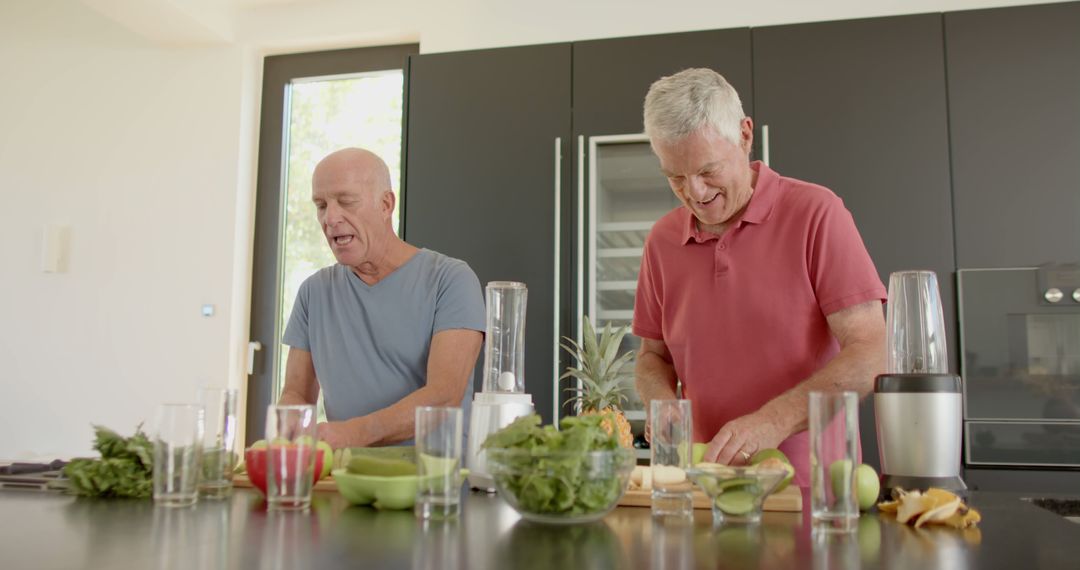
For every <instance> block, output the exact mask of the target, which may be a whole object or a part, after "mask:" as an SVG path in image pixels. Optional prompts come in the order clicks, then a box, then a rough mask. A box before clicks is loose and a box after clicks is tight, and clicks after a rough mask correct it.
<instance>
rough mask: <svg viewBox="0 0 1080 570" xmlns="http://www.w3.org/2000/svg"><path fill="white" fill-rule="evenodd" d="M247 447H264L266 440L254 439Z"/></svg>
mask: <svg viewBox="0 0 1080 570" xmlns="http://www.w3.org/2000/svg"><path fill="white" fill-rule="evenodd" d="M248 449H266V440H265V439H260V440H257V441H255V443H253V444H251V447H249V448H248Z"/></svg>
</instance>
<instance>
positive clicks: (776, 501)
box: [619, 485, 802, 513]
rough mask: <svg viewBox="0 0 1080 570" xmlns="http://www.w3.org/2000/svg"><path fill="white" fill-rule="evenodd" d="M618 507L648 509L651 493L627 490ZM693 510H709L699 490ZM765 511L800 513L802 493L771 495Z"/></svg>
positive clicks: (792, 488) (791, 488) (789, 491)
mask: <svg viewBox="0 0 1080 570" xmlns="http://www.w3.org/2000/svg"><path fill="white" fill-rule="evenodd" d="M619 506H620V507H650V506H652V491H640V490H628V491H627V492H626V494H625V495H623V498H622V499H620V500H619ZM694 508H695V509H711V508H712V501H710V500H709V497H708V495H706V494H705V493H702V492H701V491H699V490H695V491H694ZM762 508H763V510H766V511H781V512H788V513H797V512H800V511H802V492H801V491H800V490H799V488H798V487H796V486H794V485H791V486H789V487H788V488H787V489H784V490H783V491H780V492H779V493H773V494H772V495H769V496H768V497H765V505H764V506H763V507H762Z"/></svg>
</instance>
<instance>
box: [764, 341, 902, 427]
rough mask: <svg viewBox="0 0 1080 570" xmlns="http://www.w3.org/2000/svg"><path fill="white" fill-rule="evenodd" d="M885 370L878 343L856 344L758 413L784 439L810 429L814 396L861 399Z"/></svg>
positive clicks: (882, 353)
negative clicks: (846, 395) (833, 394)
mask: <svg viewBox="0 0 1080 570" xmlns="http://www.w3.org/2000/svg"><path fill="white" fill-rule="evenodd" d="M883 367H884V350H883V347H882V346H881V344H880V343H878V342H874V341H865V342H855V343H852V344H850V345H848V346H846V347H844V348H843V349H842V350H841V351H840V352H839V354H837V355H836V357H835V358H833V359H832V360H831V361H829V363H828V364H826V365H825V366H824V367H823V368H821V369H820V370H818V371H817V372H815V373H814V374H813V375H811V376H810V377H809V378H807V379H806V380H804V381H803V382H800V383H799V384H798V385H797V386H795V387H794V388H791V389H790V390H788V391H786V392H784V393H783V394H781V395H779V396H777V397H776V398H773V399H772V400H770V401H769V402H768V403H766V404H765V405H764V406H762V407H761V409H760V410H758V412H757V413H758V414H761V415H763V416H764V417H765V418H767V419H768V420H769V421H770V422H772V423H773V424H774V425H776V426H777V427H778V428H779V429H780V430H781V432H782V433H783V435H784V437H785V438H786V437H788V436H791V435H793V434H795V433H798V432H800V431H803V430H805V429H807V426H808V421H807V407H808V403H809V401H810V392H814V391H822V392H840V391H852V392H857V393H858V394H859V397H860V398H862V397H863V396H865V395H867V394H869V393H870V391H871V390H872V389H873V381H874V376H875V375H877V374H879V373H880V372H881V371H882V370H883Z"/></svg>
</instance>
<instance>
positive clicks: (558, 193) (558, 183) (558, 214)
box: [551, 137, 562, 425]
mask: <svg viewBox="0 0 1080 570" xmlns="http://www.w3.org/2000/svg"><path fill="white" fill-rule="evenodd" d="M561 261H562V137H555V267H554V269H553V271H552V272H551V274H552V276H553V279H554V280H555V289H554V291H555V295H554V301H555V303H554V307H555V310H554V311H553V312H554V313H555V314H554V322H553V324H552V326H553V328H552V331H553V335H554V337H555V339H554V340H555V342H553V343H552V347H553V350H552V355H551V357H552V362H553V364H552V365H553V368H554V371H555V390H553V392H554V394H552V399H553V400H554V403H553V405H552V408H551V409H552V410H553V411H552V415H553V416H554V418H555V425H559V325H560V322H559V321H560V319H559V314H560V312H561V310H562V307H561V302H562V298H561V295H560V294H559V290H560V286H561V285H562V279H561V273H560V269H561V266H562V263H561Z"/></svg>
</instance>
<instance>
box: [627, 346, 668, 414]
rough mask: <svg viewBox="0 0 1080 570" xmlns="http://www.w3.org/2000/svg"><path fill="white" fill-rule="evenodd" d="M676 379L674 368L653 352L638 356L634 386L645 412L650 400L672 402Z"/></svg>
mask: <svg viewBox="0 0 1080 570" xmlns="http://www.w3.org/2000/svg"><path fill="white" fill-rule="evenodd" d="M676 382H677V378H676V375H675V367H674V366H673V365H672V364H671V363H670V362H667V361H665V360H664V359H663V358H660V356H659V355H658V354H656V353H653V352H644V353H641V354H639V355H638V358H637V365H636V366H635V370H634V384H635V387H636V388H637V392H638V395H639V396H641V401H642V402H643V403H644V404H645V410H646V411H648V409H649V402H651V401H652V400H674V399H675V384H676Z"/></svg>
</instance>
